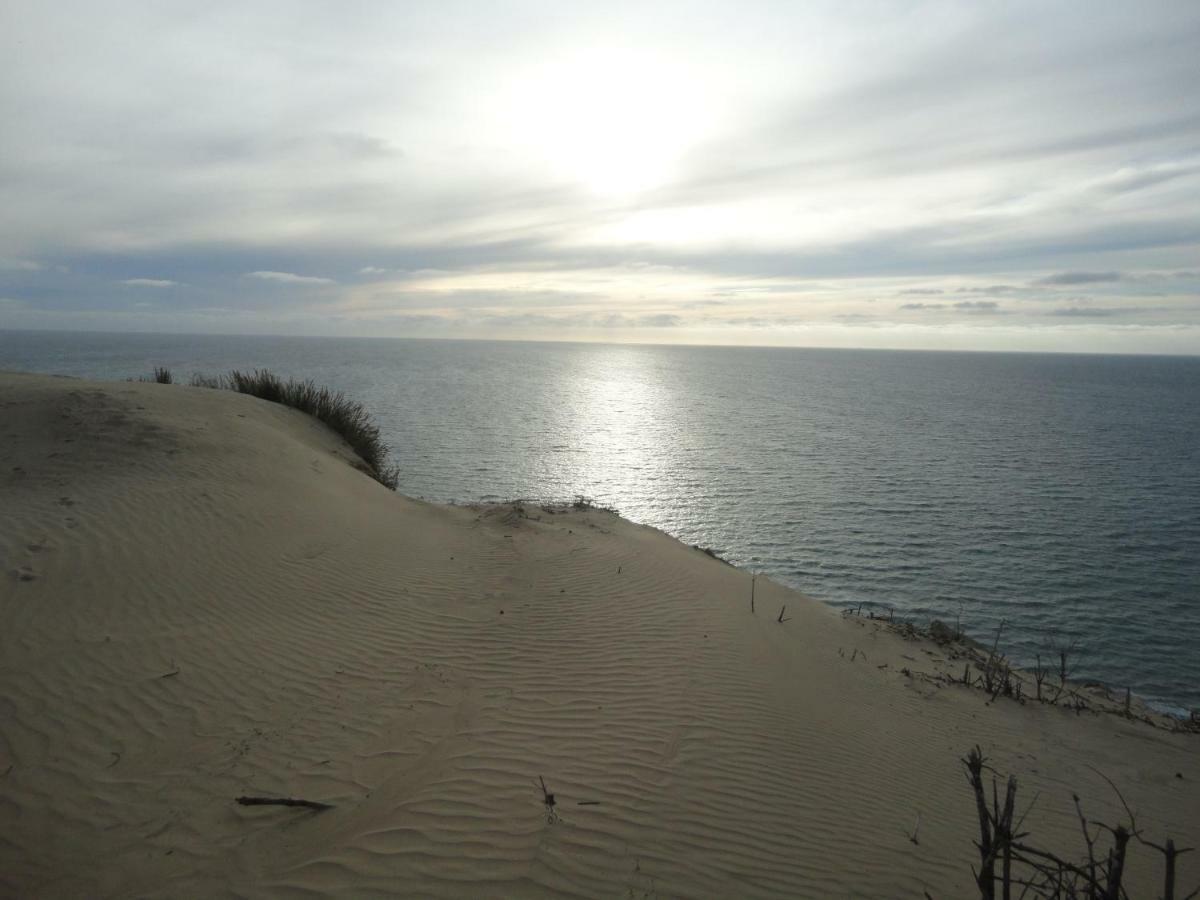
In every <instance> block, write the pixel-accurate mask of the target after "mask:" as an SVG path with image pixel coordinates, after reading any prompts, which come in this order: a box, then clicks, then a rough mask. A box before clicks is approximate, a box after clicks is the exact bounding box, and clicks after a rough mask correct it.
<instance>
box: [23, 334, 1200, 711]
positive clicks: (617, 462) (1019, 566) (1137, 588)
mask: <svg viewBox="0 0 1200 900" xmlns="http://www.w3.org/2000/svg"><path fill="white" fill-rule="evenodd" d="M155 365H164V366H168V367H170V368H171V369H172V370H174V371H175V373H176V375H177V376H178V375H184V376H186V375H189V374H190V373H192V372H194V371H201V372H206V373H215V372H220V371H225V370H228V369H230V368H234V367H238V368H253V367H267V368H270V369H272V370H274V371H275V372H277V373H278V374H281V375H285V376H286V375H295V376H301V377H306V378H312V379H314V380H315V381H317V382H318V383H323V384H327V385H329V386H331V387H335V388H338V389H340V390H343V391H345V392H346V393H348V394H349V395H351V396H353V397H354V398H356V399H360V400H361V401H363V402H364V403H365V405H366V406H367V407H368V408H369V409H370V411H371V412H372V413H373V414H374V416H375V417H376V418H377V420H378V421H379V423H380V425H381V427H382V429H383V431H384V433H385V436H386V438H387V439H388V441H389V443H391V444H392V446H393V447H394V448H395V457H396V461H397V462H399V463H400V466H401V471H402V474H401V481H400V490H401V491H402V492H404V493H407V494H411V495H415V496H420V497H426V498H428V499H431V500H437V501H450V500H478V499H491V500H495V499H506V498H513V497H526V498H542V499H570V498H572V497H573V496H574V495H576V494H584V495H587V496H589V497H593V498H595V500H596V501H597V502H600V503H604V504H608V505H612V506H615V507H616V508H617V509H618V510H620V512H621V513H622V514H623V515H625V516H626V517H628V518H631V519H633V520H635V521H638V522H644V523H647V524H650V525H654V526H656V527H658V528H662V529H663V530H665V531H667V532H669V533H671V534H673V535H675V536H677V537H679V538H680V539H681V540H684V541H686V542H688V543H698V544H701V545H703V546H706V547H712V548H714V549H716V550H718V551H719V552H720V553H721V554H722V555H724V556H725V557H727V558H728V559H729V560H730V561H732V562H734V563H736V564H738V565H742V566H746V567H748V568H750V569H753V570H755V571H760V572H765V573H767V574H769V575H771V576H773V577H775V578H777V579H778V580H780V581H783V582H785V583H787V584H790V585H792V586H794V587H797V588H799V589H801V590H803V591H805V592H807V593H809V594H811V595H813V596H816V597H819V598H821V599H823V600H826V601H829V602H831V603H834V604H858V603H860V602H864V601H865V602H866V603H868V604H874V605H875V607H876V608H879V609H885V608H887V607H894V608H895V611H896V615H897V616H904V617H910V618H913V619H916V620H918V621H927V620H928V619H929V618H931V617H940V618H943V619H949V620H954V618H955V617H956V616H957V615H958V614H959V613H960V610H961V615H962V620H963V623H964V625H965V627H966V629H967V631H968V632H969V633H971V634H973V635H974V636H976V637H980V638H986V637H987V636H988V635H990V634H991V633H992V632H993V631H994V629H995V628H996V626H997V624H998V623H999V622H1000V621H1001V620H1004V621H1005V622H1006V623H1007V624H1006V625H1005V631H1004V635H1005V637H1004V644H1005V645H1007V647H1008V649H1009V650H1010V652H1011V653H1012V654H1013V655H1014V656H1015V657H1016V658H1017V659H1018V660H1019V661H1025V662H1028V661H1029V660H1031V659H1032V657H1033V654H1034V653H1035V652H1038V651H1039V650H1042V649H1044V648H1045V647H1046V645H1047V642H1048V641H1049V640H1050V639H1051V638H1052V637H1053V638H1055V639H1057V640H1058V641H1060V642H1066V641H1069V640H1070V639H1072V638H1077V639H1078V640H1079V641H1080V643H1081V644H1082V646H1083V650H1084V652H1083V655H1082V656H1081V663H1080V669H1079V673H1078V674H1079V676H1080V677H1084V678H1087V677H1091V678H1097V679H1100V680H1103V681H1106V682H1108V683H1110V684H1112V685H1115V686H1119V687H1124V686H1126V685H1130V686H1132V687H1133V690H1134V691H1135V693H1139V694H1141V695H1142V696H1144V697H1147V698H1148V699H1151V700H1153V701H1156V702H1157V703H1159V704H1160V705H1166V706H1174V707H1198V706H1200V650H1198V648H1200V358H1181V357H1129V356H1075V355H1044V354H982V353H919V352H887V351H851V350H806V349H766V348H728V347H663V346H629V345H606V344H535V343H503V342H467V341H462V342H458V341H415V340H413V341H408V340H354V339H335V338H328V339H326V338H275V337H223V336H222V337H218V336H194V335H189V336H184V335H174V336H169V335H102V334H73V333H64V332H58V333H49V332H0V369H9V370H14V369H15V370H25V371H41V372H56V373H61V374H71V375H85V376H89V377H94V378H124V377H127V376H130V375H139V374H143V373H148V372H149V370H150V369H151V368H152V367H153V366H155Z"/></svg>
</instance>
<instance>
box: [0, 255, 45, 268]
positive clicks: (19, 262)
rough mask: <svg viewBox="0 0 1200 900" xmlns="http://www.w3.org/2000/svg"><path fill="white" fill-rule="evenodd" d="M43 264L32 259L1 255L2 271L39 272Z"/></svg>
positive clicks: (0, 266)
mask: <svg viewBox="0 0 1200 900" xmlns="http://www.w3.org/2000/svg"><path fill="white" fill-rule="evenodd" d="M41 269H42V264H41V263H39V262H35V261H34V260H32V259H17V258H15V257H11V256H0V272H39V271H41Z"/></svg>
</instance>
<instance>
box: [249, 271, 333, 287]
mask: <svg viewBox="0 0 1200 900" xmlns="http://www.w3.org/2000/svg"><path fill="white" fill-rule="evenodd" d="M246 277H247V278H257V279H258V280H259V281H274V282H277V283H279V284H334V283H335V282H334V280H333V279H332V278H318V277H316V276H313V275H297V274H295V273H294V272H264V271H259V272H247V273H246Z"/></svg>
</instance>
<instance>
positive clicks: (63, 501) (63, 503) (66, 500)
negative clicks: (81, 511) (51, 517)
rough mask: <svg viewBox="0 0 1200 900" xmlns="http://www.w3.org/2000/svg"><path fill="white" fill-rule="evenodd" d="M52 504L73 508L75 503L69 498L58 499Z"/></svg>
mask: <svg viewBox="0 0 1200 900" xmlns="http://www.w3.org/2000/svg"><path fill="white" fill-rule="evenodd" d="M54 502H55V503H57V504H58V505H59V506H74V505H75V502H76V501H74V500H72V499H71V498H70V497H59V498H58V499H57V500H55V501H54Z"/></svg>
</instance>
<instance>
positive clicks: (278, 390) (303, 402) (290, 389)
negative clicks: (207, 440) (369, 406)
mask: <svg viewBox="0 0 1200 900" xmlns="http://www.w3.org/2000/svg"><path fill="white" fill-rule="evenodd" d="M141 380H142V381H150V380H151V379H148V378H142V379H141ZM152 380H154V381H157V382H158V383H159V384H172V383H173V380H172V377H171V372H170V370H169V369H164V368H156V369H155V370H154V378H153V379H152ZM190 384H191V386H192V387H204V388H213V389H215V390H231V391H237V392H238V393H239V394H251V395H253V396H255V397H259V398H261V399H263V400H269V401H270V402H272V403H279V404H282V405H283V406H290V407H291V408H292V409H298V410H300V412H303V413H307V414H308V415H310V416H312V417H313V418H315V419H318V420H320V421H321V422H324V423H325V424H326V425H328V426H329V427H330V428H332V429H333V430H334V431H335V432H337V434H339V435H340V436H341V437H342V438H343V439H344V440H345V441H346V443H347V444H349V445H350V446H351V448H353V450H354V452H355V453H357V454H358V456H359V458H360V459H361V460H362V461H363V462H364V463H366V470H367V473H368V474H369V475H370V476H371V477H372V478H374V479H375V480H376V481H378V482H379V483H380V484H382V485H383V486H384V487H387V488H390V489H392V490H393V491H394V490H395V489H396V484H397V481H398V480H399V477H400V467H399V466H396V465H392V464H391V463H390V462H389V461H388V450H389V448H388V445H387V444H385V443H384V442H383V440H382V439H381V438H380V436H379V426H377V425H376V424H375V423H374V422H372V421H371V416H370V415H369V414H368V413H367V411H366V410H365V409H364V408H363V406H362V404H361V403H358V402H357V401H355V400H351V399H350V398H349V397H347V396H346V395H345V394H343V393H342V392H341V391H331V390H329V388H326V387H317V386H316V384H314V383H313V382H312V381H311V380H309V379H305V380H297V379H295V378H289V379H288V380H287V381H284V380H283V379H282V378H280V377H279V376H278V375H276V374H274V373H273V372H270V371H268V370H267V369H255V370H254V371H253V372H240V371H238V370H236V369H235V370H234V371H232V372H230V373H229V374H228V375H202V374H200V373H196V374H194V375H193V376H192V379H191V382H190Z"/></svg>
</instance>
